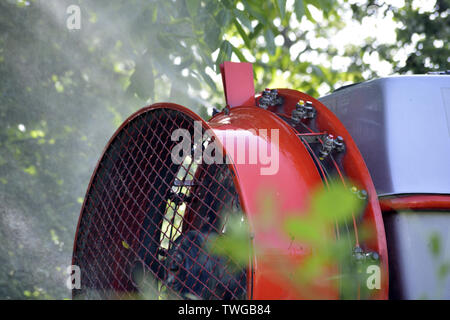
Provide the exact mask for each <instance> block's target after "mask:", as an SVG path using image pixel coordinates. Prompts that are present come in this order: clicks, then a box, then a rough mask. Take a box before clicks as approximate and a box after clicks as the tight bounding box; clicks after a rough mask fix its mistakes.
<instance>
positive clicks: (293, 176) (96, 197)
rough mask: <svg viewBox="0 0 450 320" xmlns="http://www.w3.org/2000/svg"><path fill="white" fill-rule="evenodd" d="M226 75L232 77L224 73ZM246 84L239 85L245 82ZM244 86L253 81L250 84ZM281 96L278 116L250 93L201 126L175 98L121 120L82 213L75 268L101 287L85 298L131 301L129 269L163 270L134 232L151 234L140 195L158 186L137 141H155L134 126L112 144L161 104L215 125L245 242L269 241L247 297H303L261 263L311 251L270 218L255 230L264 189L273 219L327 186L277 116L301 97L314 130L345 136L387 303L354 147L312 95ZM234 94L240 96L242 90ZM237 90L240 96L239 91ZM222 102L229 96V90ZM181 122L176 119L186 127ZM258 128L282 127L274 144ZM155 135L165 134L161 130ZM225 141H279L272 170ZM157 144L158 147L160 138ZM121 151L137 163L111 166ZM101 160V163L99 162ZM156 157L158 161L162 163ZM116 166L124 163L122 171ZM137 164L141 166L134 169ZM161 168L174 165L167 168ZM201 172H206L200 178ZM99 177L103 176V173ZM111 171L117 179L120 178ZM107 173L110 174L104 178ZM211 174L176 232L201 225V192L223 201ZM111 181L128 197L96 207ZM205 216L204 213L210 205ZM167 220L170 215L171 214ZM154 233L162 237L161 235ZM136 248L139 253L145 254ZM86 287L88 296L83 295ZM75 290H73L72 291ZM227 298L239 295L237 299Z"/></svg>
mask: <svg viewBox="0 0 450 320" xmlns="http://www.w3.org/2000/svg"><path fill="white" fill-rule="evenodd" d="M228 78H230V75H229V76H228ZM228 81H232V82H233V81H239V79H236V78H234V79H233V77H232V76H231V79H230V80H228ZM244 82H245V81H244ZM247 82H248V81H247ZM243 85H244V86H245V85H246V84H243ZM247 86H248V87H251V86H249V85H248V83H247ZM228 88H230V86H228ZM278 92H279V95H280V96H282V97H283V98H284V105H283V110H282V112H278V110H275V109H276V108H274V107H270V108H269V110H262V109H261V108H258V107H256V106H255V105H252V104H254V103H255V100H252V99H247V101H249V102H248V103H246V104H248V105H244V106H238V105H234V106H232V107H231V108H228V111H227V112H221V113H219V114H217V115H216V116H214V117H213V118H212V119H211V120H210V121H209V122H205V121H203V120H202V119H201V118H200V117H199V116H198V115H196V114H195V113H193V112H192V111H190V110H189V109H187V108H185V107H182V106H179V105H175V104H171V103H158V104H153V105H151V106H148V107H146V108H143V109H141V110H139V111H138V112H136V113H135V114H133V115H132V116H130V117H129V118H128V119H127V120H126V121H125V122H124V123H123V124H122V125H121V127H120V128H119V129H118V130H117V131H116V133H115V134H114V135H113V137H112V138H111V140H110V141H109V142H108V144H107V146H106V148H105V150H104V152H103V155H102V157H101V158H100V161H99V163H98V164H97V167H96V169H95V171H94V173H93V176H92V178H91V181H90V183H89V187H88V191H87V194H86V197H85V200H84V203H83V206H82V209H81V214H80V219H79V222H78V227H77V232H76V237H75V243H74V255H73V264H74V265H81V266H80V267H81V273H82V286H83V282H84V283H88V284H89V285H90V286H91V288H88V289H97V290H101V292H102V294H100V295H94V296H89V295H88V297H100V298H110V297H111V295H105V294H103V293H105V292H116V293H117V292H119V293H121V294H123V293H125V296H126V297H128V295H129V294H130V292H131V293H132V292H134V290H135V286H134V284H133V281H134V280H133V279H132V275H130V271H129V270H128V269H129V268H131V266H133V265H135V263H136V262H138V263H140V264H141V265H142V266H143V268H144V269H148V273H149V274H151V275H153V276H155V277H158V274H159V273H158V270H160V269H164V268H165V266H164V265H163V264H162V263H161V262H156V267H155V266H154V265H151V263H150V264H149V262H148V259H147V258H148V257H153V258H154V259H156V258H157V257H158V256H157V254H158V252H157V251H152V252H150V251H151V250H149V249H147V248H145V246H146V245H148V243H147V244H146V243H145V242H144V241H141V240H142V239H143V238H142V237H141V236H140V235H141V234H146V233H147V232H148V230H149V229H148V227H147V229H146V230H144V229H145V228H144V227H143V226H144V220H145V217H144V216H145V214H146V212H145V210H143V209H142V208H141V206H140V203H147V204H149V205H150V206H151V202H152V201H151V200H152V199H153V200H154V198H152V199H150V200H149V199H146V198H145V194H146V192H147V193H157V191H156V190H157V189H158V186H155V185H154V184H152V182H154V181H148V180H147V179H146V176H145V174H146V171H145V168H151V170H150V169H149V170H150V171H149V172H156V171H157V168H153V167H152V162H151V159H145V154H146V153H145V152H146V151H142V150H140V143H141V142H142V143H144V144H143V145H145V146H146V147H147V148H149V149H151V148H152V147H151V146H152V139H156V138H154V137H153V136H152V135H151V134H150V135H148V133H152V131H151V130H150V129H148V128H147V127H145V128H146V130H147V132H137V133H135V134H136V137H135V138H133V137H131V138H129V139H128V140H126V142H127V144H122V145H121V144H119V145H117V141H118V140H120V139H122V138H121V137H122V136H123V135H124V132H125V133H126V134H129V130H130V126H131V127H133V126H134V128H136V125H135V124H133V123H135V122H136V121H141V120H143V121H147V120H148V119H150V120H151V118H148V119H147V118H145V117H146V116H147V115H149V114H151V113H152V112H159V111H158V110H163V112H169V114H170V112H171V111H167V110H173V111H174V112H176V114H175V113H174V115H171V116H170V117H172V116H173V117H175V118H177V117H180V116H181V115H184V116H186V117H187V118H186V122H189V121H201V124H202V127H203V129H204V130H207V129H212V136H213V137H214V139H215V141H216V143H218V144H219V145H220V148H221V149H222V150H223V153H224V155H225V156H226V157H228V158H230V159H231V160H232V163H230V164H227V165H226V168H227V170H228V171H226V170H225V171H226V172H225V171H223V172H225V173H223V174H221V176H226V177H228V178H227V179H231V181H232V184H233V185H232V186H230V187H229V188H228V187H224V188H223V190H225V191H227V190H231V189H230V188H232V187H234V190H235V192H236V194H237V195H238V197H239V204H240V208H241V209H242V211H243V212H244V213H245V214H246V216H247V219H248V222H249V225H250V227H251V228H252V230H251V233H252V236H253V237H252V240H251V241H252V243H253V245H255V244H258V243H264V244H265V246H266V247H267V244H270V247H269V248H268V249H269V250H267V251H265V256H264V257H260V256H258V255H253V256H252V257H250V262H249V267H248V270H247V274H246V284H247V287H246V297H247V298H248V299H301V298H304V297H306V295H305V294H303V293H302V292H299V290H298V289H297V288H296V287H295V286H293V285H292V284H291V283H289V281H288V280H287V279H286V278H285V277H280V276H279V273H277V272H276V271H275V270H273V268H272V267H271V266H270V265H268V264H267V263H266V261H271V260H272V261H274V260H275V261H276V260H277V259H279V260H282V258H284V257H290V258H292V259H294V260H296V259H299V258H300V259H301V257H302V256H304V255H305V254H308V250H307V249H305V248H302V247H299V246H291V243H290V241H289V239H286V238H283V237H281V236H279V232H278V230H279V228H280V226H279V225H276V223H275V224H274V225H272V226H271V227H270V228H269V229H266V230H264V231H262V230H259V229H258V228H254V226H255V225H256V224H257V223H258V222H259V221H260V220H261V219H263V218H264V217H262V214H263V211H264V210H263V208H262V205H261V195H264V194H270V195H271V196H272V197H273V199H274V200H275V202H274V203H275V204H276V206H275V208H274V209H275V216H276V217H277V219H278V220H279V221H280V223H281V221H282V220H283V219H284V218H286V217H287V215H289V214H292V212H301V211H302V210H304V209H305V208H306V206H307V205H308V201H309V198H310V196H311V192H312V191H314V190H315V189H316V188H317V187H318V186H320V185H321V184H322V183H323V181H322V179H321V175H320V173H319V169H318V168H317V166H316V164H315V163H314V161H313V159H312V157H311V155H310V153H309V152H308V150H307V148H306V147H305V145H304V144H303V143H302V141H301V140H300V139H299V138H298V136H297V134H298V132H296V130H295V129H294V128H292V127H291V126H290V125H289V124H288V123H287V122H286V121H284V120H283V119H282V118H280V117H279V116H278V115H277V114H276V112H278V113H279V114H280V115H284V116H286V117H290V113H291V112H292V110H293V109H294V108H295V105H296V103H297V101H298V100H300V99H303V100H305V101H306V100H308V101H312V102H313V104H314V106H315V108H316V109H317V117H316V120H315V126H316V129H317V130H320V131H321V132H325V131H326V132H328V133H332V134H334V135H335V136H337V135H340V136H342V137H343V138H344V141H345V144H346V152H345V154H344V155H343V158H342V164H343V170H344V175H345V176H346V177H347V178H349V179H350V180H351V181H352V182H353V183H355V185H357V187H358V188H360V189H364V190H366V191H367V193H368V204H367V207H366V210H365V213H364V215H363V218H362V222H361V224H362V225H364V226H365V227H366V228H368V229H370V231H372V232H371V235H372V236H371V238H369V239H368V240H367V241H366V242H365V243H364V246H365V248H367V249H370V250H373V251H376V252H377V253H378V254H379V256H380V268H381V289H380V290H375V292H374V293H373V294H372V295H371V298H375V299H387V297H388V283H389V281H388V260H387V259H388V258H387V249H386V238H385V232H384V226H383V221H382V216H381V211H380V207H379V204H378V200H377V195H376V192H375V188H374V186H373V183H372V180H371V177H370V174H369V172H368V169H367V167H366V165H365V163H364V160H363V158H362V156H361V154H360V152H359V151H358V149H357V147H356V145H355V143H354V142H353V140H352V138H351V136H350V135H349V133H348V132H347V130H346V129H345V127H344V126H343V125H342V123H341V122H340V121H339V120H338V119H337V117H336V116H334V114H333V113H332V112H331V111H329V110H328V109H327V108H326V107H325V106H324V105H323V104H322V103H320V102H319V101H318V100H316V99H314V98H312V97H310V96H308V95H306V94H304V93H301V92H298V91H295V90H289V89H279V90H278ZM240 94H241V95H242V92H241V93H240ZM243 96H244V100H245V94H244V95H243ZM227 99H230V93H229V92H228V97H227ZM170 117H169V118H170ZM181 117H183V116H181ZM170 119H172V118H170ZM150 120H149V121H150ZM151 121H153V120H151ZM183 121H185V120H183ZM183 121H182V122H180V123H181V124H184V122H183ZM141 122H142V121H141ZM172 128H175V127H172ZM260 129H266V130H267V132H270V130H271V129H276V130H278V132H279V139H278V141H272V139H271V136H270V135H269V134H267V133H264V132H261V131H260ZM148 130H150V131H148ZM137 131H139V130H137ZM163 131H164V130H163ZM153 133H154V132H153ZM160 134H161V135H162V134H163V133H160ZM167 134H168V133H167ZM131 135H132V134H131ZM153 135H154V134H153ZM230 137H241V138H242V137H245V139H246V140H245V139H244V140H245V141H246V148H249V146H250V145H251V143H252V141H253V142H255V141H257V142H258V143H259V146H261V145H264V146H265V147H266V148H268V149H269V150H270V147H271V145H272V144H274V143H276V144H277V146H276V147H277V149H278V150H279V168H278V171H276V172H275V173H274V174H271V175H261V170H262V169H264V168H265V169H267V164H265V163H262V162H261V161H260V160H259V159H258V161H257V163H256V164H248V163H247V164H245V163H244V164H242V163H241V161H238V159H237V158H236V157H237V156H236V155H235V148H236V145H235V143H234V142H231V143H230V142H228V144H227V139H228V141H229V139H230ZM124 141H125V140H124ZM145 143H146V144H145ZM155 143H156V144H157V145H158V146H159V145H160V144H161V141H159V142H155ZM158 143H159V144H158ZM117 147H120V148H124V149H127V150H138V151H137V154H139V155H140V157H139V159H136V160H134V161H133V166H130V167H129V169H127V168H128V166H129V164H125V165H123V161H122V162H116V163H119V164H120V166H118V167H117V166H115V165H111V167H108V165H109V164H108V162H106V160H107V159H109V157H114V156H116V154H112V156H111V150H112V149H114V148H117ZM130 148H131V149H130ZM160 148H162V149H161V150H160V151H161V152H160V155H159V156H158V155H156V154H155V152H153V153H151V155H152V157H154V158H155V159H160V158H161V157H167V154H168V153H169V152H168V151H170V148H167V149H164V148H165V147H160ZM250 151H251V150H250ZM122 155H123V154H122ZM120 156H121V154H119V158H120ZM132 156H133V155H132V153H131V152H129V153H127V157H132ZM158 161H160V160H158ZM105 163H106V167H107V168H103V167H104V166H105ZM142 163H144V164H142ZM162 163H163V164H164V162H162ZM140 166H141V167H140ZM122 167H126V168H125V169H123V168H122ZM134 167H136V168H138V169H133V168H134ZM221 168H222V167H221ZM102 170H103V171H102ZM108 170H110V171H108ZM131 170H135V173H134V175H132V174H131V173H130V172H131ZM152 170H153V171H152ZM167 170H168V171H170V170H169V169H167ZM202 170H203V169H202ZM208 170H209V169H204V170H203V171H201V170H200V173H199V172H198V171H197V172H196V173H195V174H194V175H193V176H192V177H191V178H190V179H189V180H193V181H194V183H195V182H196V181H197V182H200V183H202V182H205V181H206V180H205V179H204V177H205V176H206V175H207V174H208ZM214 170H216V169H214ZM217 170H219V169H217ZM217 170H216V171H217ZM220 170H223V169H220ZM105 172H106V173H105ZM136 172H137V173H136ZM203 172H206V175H205V174H203ZM102 174H103V177H102V176H101V175H102ZM202 174H203V175H202ZM114 175H116V178H115V177H114ZM99 177H100V178H99ZM105 177H107V178H108V179H109V180H105V179H106V178H105ZM129 177H132V178H130V179H131V180H130V181H128V182H127V181H126V180H123V179H128V178H129ZM202 177H203V178H202ZM171 178H172V179H171V181H166V182H165V184H166V185H167V187H166V189H167V190H169V189H171V188H172V187H173V181H174V180H176V179H175V178H174V177H173V176H172V177H171ZM215 178H216V176H214V177H213V178H210V180H211V181H210V180H208V181H210V185H208V186H206V187H205V190H204V191H203V193H202V192H200V191H198V192H197V189H195V188H201V187H198V186H196V187H193V188H194V189H192V190H193V191H192V190H191V191H189V192H191V193H192V195H193V198H194V201H196V202H195V203H197V204H198V206H197V207H196V206H195V204H194V205H186V214H185V215H184V216H183V217H182V219H183V226H182V227H180V230H178V229H177V230H176V231H177V232H180V233H182V232H185V230H186V229H185V228H186V226H187V227H188V228H194V229H195V228H196V227H198V225H194V224H195V222H193V220H192V217H193V216H195V215H196V214H198V213H199V212H201V211H202V210H203V209H202V208H204V207H206V206H209V203H208V204H205V203H202V199H201V197H202V196H201V195H202V194H208V191H207V188H213V190H215V194H214V195H211V196H212V198H213V201H216V200H217V201H221V199H223V198H224V196H222V195H221V194H225V193H226V192H225V191H223V190H222V189H221V190H218V189H217V188H216V189H214V185H219V187H220V188H222V186H221V185H220V183H219V182H220V181H218V179H215ZM121 179H122V180H121ZM202 179H203V180H202ZM117 180H118V182H117ZM99 181H106V182H104V183H105V184H104V185H103V186H102V191H101V192H97V194H96V193H95V190H96V189H98V188H99V187H98V185H99V184H100V182H99ZM158 181H159V183H161V182H162V181H164V177H159V180H158ZM227 181H228V180H227ZM102 183H103V182H102ZM114 183H117V185H120V186H122V185H127V188H128V189H130V188H129V187H130V186H131V188H132V190H131V189H130V190H129V191H127V192H128V193H127V196H124V197H125V198H123V197H122V198H121V197H119V196H117V198H115V200H114V199H111V197H109V203H108V204H99V203H102V202H103V201H107V200H108V192H109V190H108V187H109V186H110V187H111V188H112V189H117V188H118V187H117V186H116V185H114ZM140 184H141V185H140ZM163 184H164V182H163ZM144 189H145V190H144ZM133 190H134V191H133ZM136 190H137V191H136ZM115 192H117V194H118V195H120V194H125V193H123V191H121V190H120V189H119V190H118V191H115ZM121 192H122V193H121ZM220 192H222V193H220ZM265 192H266V193H265ZM219 195H220V196H219ZM230 197H231V196H230ZM148 198H151V196H150V195H149V196H148ZM105 199H106V200H105ZM167 199H168V198H167V196H160V197H159V198H158V201H159V202H164V201H165V202H166V203H165V204H164V205H163V207H164V208H165V209H164V208H163V209H161V210H162V211H164V210H166V211H167V205H168V204H170V202H169V201H168V200H167ZM205 199H206V198H205ZM227 201H228V200H227ZM228 202H229V201H228ZM228 202H227V203H228ZM212 203H214V202H212ZM227 203H225V204H222V207H226V206H227V205H228V204H227ZM157 205H159V204H157ZM222 207H221V208H222ZM161 208H162V207H161ZM210 209H211V208H210ZM221 210H222V211H223V209H220V210H213V211H214V212H213V213H214V214H216V215H217V216H218V215H219V213H221V212H222V211H221ZM208 212H209V213H208V214H210V211H208ZM173 216H175V213H174V214H173ZM189 217H190V218H189ZM216 218H217V217H216ZM164 219H165V216H163V217H162V218H161V219H160V220H161V221H160V222H158V223H159V225H158V227H154V228H153V229H155V230H156V231H158V230H157V229H158V228H159V231H158V232H159V234H162V233H163V232H162V231H161V228H162V227H161V226H162V224H163V222H162V221H163V220H164ZM189 219H191V220H189ZM153 229H152V230H153ZM272 231H273V232H272ZM208 234H209V233H208ZM136 235H137V236H136ZM156 238H158V237H156ZM156 238H155V237H154V238H152V239H151V240H152V241H153V242H157V241H156V240H155V239H156ZM159 238H160V239H161V236H160V237H159ZM160 241H162V240H160ZM170 241H171V240H169V242H170ZM149 243H151V241H150V242H149ZM157 245H158V244H157V243H156V244H155V243H154V244H153V247H155V246H157ZM142 252H144V253H143V254H142ZM152 263H153V262H152ZM127 268H128V269H127ZM83 274H84V277H83ZM318 289H319V292H320V293H321V298H327V299H337V298H339V292H337V291H336V290H335V289H334V287H333V286H331V285H330V283H326V281H325V282H324V283H322V284H319V285H318ZM205 290H207V289H205ZM217 290H218V289H217V287H216V291H214V290H212V291H211V290H210V291H211V292H210V298H213V299H215V298H219V299H220V298H223V296H216V294H217V292H218V291H217ZM84 293H85V294H86V292H84ZM76 295H77V294H76V290H75V291H74V296H76ZM112 297H114V298H117V297H123V295H115V294H114V295H113V296H112ZM182 298H183V297H182ZM232 298H239V297H237V296H233V297H232Z"/></svg>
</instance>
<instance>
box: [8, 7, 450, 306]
mask: <svg viewBox="0 0 450 320" xmlns="http://www.w3.org/2000/svg"><path fill="white" fill-rule="evenodd" d="M414 2H415V1H387V3H385V1H383V0H365V1H356V0H355V1H350V0H349V1H347V0H340V1H331V0H303V1H302V0H295V1H293V0H290V1H286V0H272V1H269V0H268V1H257V0H239V1H237V0H220V1H209V0H208V1H206V0H203V1H202V0H176V1H172V0H164V1H163V0H161V1H157V0H154V1H148V0H133V1H119V0H96V1H93V0H91V1H82V0H71V1H68V0H41V1H38V0H35V1H33V0H28V1H24V0H2V1H0V298H1V299H5V298H6V299H11V298H16V299H17V298H19V299H21V298H58V299H60V298H67V297H69V296H70V295H69V291H68V290H67V289H65V286H64V281H65V278H64V274H63V271H64V269H65V268H66V267H67V266H68V265H69V264H70V258H71V251H72V245H73V237H74V233H75V227H76V222H77V219H78V214H79V210H80V207H81V203H82V199H83V196H84V193H85V191H86V187H87V184H88V181H89V178H90V175H91V173H92V170H93V168H94V166H95V163H96V161H97V159H98V157H99V156H100V153H101V150H102V149H103V147H104V145H105V144H106V141H107V140H108V138H109V137H110V136H111V134H112V133H113V132H114V130H115V129H116V128H117V127H118V126H119V125H120V123H121V122H122V121H123V120H124V119H125V118H126V117H127V116H128V115H129V114H130V113H132V112H134V111H136V110H138V109H139V108H140V107H142V106H144V105H146V104H149V103H152V102H156V101H171V102H176V103H180V104H182V105H185V106H187V107H189V108H191V109H193V110H194V111H196V112H199V113H200V114H201V115H202V116H204V117H205V118H207V117H208V112H209V113H210V112H211V107H212V106H213V105H219V106H222V105H223V98H222V92H223V91H222V87H221V84H220V82H218V81H217V80H218V79H220V77H218V76H217V72H218V68H217V66H218V64H219V63H221V62H222V61H224V60H230V59H231V60H233V61H247V60H248V61H250V62H253V63H254V70H255V77H256V88H257V90H258V91H259V90H262V89H263V88H264V87H266V86H269V87H270V86H286V87H290V88H294V89H298V90H301V91H304V92H307V93H309V94H311V95H313V96H315V97H317V96H319V93H323V92H320V90H319V88H322V90H321V91H324V88H325V90H333V89H335V88H337V87H339V86H341V85H344V84H347V83H352V82H358V81H363V80H366V79H370V78H374V77H377V76H378V74H377V71H376V70H374V69H373V68H372V66H371V65H370V64H369V63H368V62H367V59H366V58H365V57H367V55H373V54H374V53H376V54H377V55H378V58H379V60H380V61H384V63H388V64H389V65H390V66H392V71H393V72H394V73H426V72H428V71H436V70H445V69H450V68H449V58H448V57H449V56H450V54H449V53H450V46H449V44H448V38H449V34H450V19H449V18H448V15H449V13H450V9H449V8H450V1H449V0H437V1H436V3H435V6H434V9H433V10H432V11H423V10H420V8H418V7H417V6H414ZM396 3H397V4H399V5H398V6H396V5H395V4H396ZM70 4H78V5H79V6H80V8H81V19H82V20H81V21H82V24H81V30H68V29H67V28H66V19H67V14H66V8H67V7H68V6H69V5H70ZM370 16H376V17H379V18H382V17H383V16H387V17H389V18H392V19H393V20H394V21H395V22H396V23H397V24H396V26H397V28H396V30H395V31H396V35H397V37H396V41H395V43H390V44H385V43H382V42H380V41H379V40H377V37H376V35H374V34H368V35H367V38H366V39H365V43H364V45H362V46H360V45H355V44H353V43H352V39H348V42H347V43H346V44H345V46H344V50H342V48H337V47H336V46H334V45H332V44H331V43H326V44H325V45H323V46H317V45H314V43H313V41H312V39H322V38H323V39H332V38H333V37H334V36H335V35H336V33H337V32H339V30H341V29H342V28H344V27H345V25H346V24H348V23H349V22H350V21H353V22H355V21H356V22H361V23H362V24H364V23H366V21H367V20H365V19H367V18H368V17H370ZM308 21H309V23H308ZM304 26H309V27H308V28H305V27H304ZM399 53H403V56H404V58H403V59H399V58H398V56H399ZM335 57H343V58H345V59H346V61H347V62H348V63H346V64H345V66H344V67H342V66H339V67H338V66H336V64H335V63H334V61H336V60H335V59H333V58H335ZM323 61H328V63H325V64H324V63H322V62H323Z"/></svg>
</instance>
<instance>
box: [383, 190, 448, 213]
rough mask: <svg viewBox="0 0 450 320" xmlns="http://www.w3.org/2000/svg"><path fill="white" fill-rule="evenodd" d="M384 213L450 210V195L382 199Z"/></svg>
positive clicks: (419, 195)
mask: <svg viewBox="0 0 450 320" xmlns="http://www.w3.org/2000/svg"><path fill="white" fill-rule="evenodd" d="M380 206H381V210H382V211H383V212H390V211H398V210H450V195H440V194H415V195H401V196H396V197H383V198H380Z"/></svg>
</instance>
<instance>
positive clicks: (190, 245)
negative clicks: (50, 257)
mask: <svg viewBox="0 0 450 320" xmlns="http://www.w3.org/2000/svg"><path fill="white" fill-rule="evenodd" d="M179 128H183V129H186V130H188V131H189V133H190V135H191V137H194V119H192V118H191V117H190V116H188V115H187V114H185V113H183V112H180V111H176V110H172V109H169V108H158V109H153V110H149V111H147V112H144V113H142V114H140V115H139V116H137V117H136V118H134V119H133V120H131V121H130V122H128V123H127V124H126V125H125V126H124V127H123V128H122V129H121V130H120V131H119V133H118V134H117V135H116V136H115V138H114V139H113V141H112V142H111V143H110V145H109V146H108V148H107V150H106V152H105V153H104V155H103V158H102V159H101V161H100V164H99V166H98V168H97V171H96V173H95V176H94V178H93V180H92V184H91V186H90V188H89V190H88V192H87V195H86V200H85V204H84V207H83V210H82V213H81V219H80V224H79V228H78V231H77V238H76V244H75V251H74V256H73V263H74V264H75V265H78V266H79V267H80V269H81V289H79V290H76V289H74V291H73V296H74V298H88V299H108V298H113V299H120V298H136V297H142V298H151V299H164V298H170V299H173V298H181V299H244V298H245V296H246V286H247V279H246V275H247V272H246V268H241V267H238V268H236V265H234V264H233V262H232V261H229V259H227V258H225V257H218V256H214V255H212V254H211V253H209V252H208V250H207V243H208V241H209V240H210V239H211V238H212V237H213V236H220V235H221V234H222V233H223V232H224V229H225V225H226V221H227V217H229V215H230V214H236V215H238V214H241V211H240V206H239V200H238V195H237V193H236V190H235V187H234V183H233V176H232V172H231V171H230V170H229V168H228V166H227V164H226V162H225V159H224V161H223V164H220V163H213V164H205V163H198V161H195V160H194V159H192V157H190V156H186V157H185V158H184V161H183V163H182V164H181V165H180V164H175V163H174V162H173V161H172V159H171V151H172V148H173V147H174V146H175V145H176V144H177V143H178V142H177V141H172V139H171V135H172V132H173V130H175V129H179ZM192 140H193V139H192ZM207 143H214V141H213V137H209V136H206V138H204V140H202V143H201V146H199V145H198V143H197V146H196V145H195V141H192V145H193V146H194V147H193V148H195V147H204V146H205V144H207Z"/></svg>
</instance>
